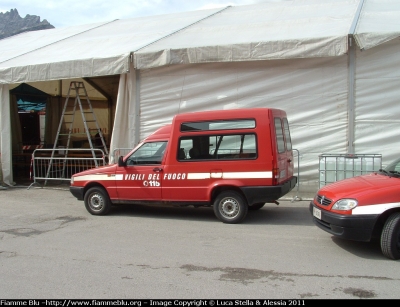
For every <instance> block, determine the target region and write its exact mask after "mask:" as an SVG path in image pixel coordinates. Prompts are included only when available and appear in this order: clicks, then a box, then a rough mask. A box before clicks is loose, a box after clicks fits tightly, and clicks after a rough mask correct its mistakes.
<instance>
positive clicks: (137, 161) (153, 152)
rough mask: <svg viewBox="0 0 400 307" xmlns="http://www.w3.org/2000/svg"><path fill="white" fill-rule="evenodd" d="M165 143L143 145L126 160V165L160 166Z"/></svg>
mask: <svg viewBox="0 0 400 307" xmlns="http://www.w3.org/2000/svg"><path fill="white" fill-rule="evenodd" d="M166 147H167V142H166V141H163V142H149V143H144V144H143V145H142V146H141V147H139V148H138V150H136V151H135V152H134V153H132V154H131V155H130V157H129V158H128V159H127V160H126V165H146V164H161V161H162V158H163V156H164V152H165V148H166Z"/></svg>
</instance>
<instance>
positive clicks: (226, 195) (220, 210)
mask: <svg viewBox="0 0 400 307" xmlns="http://www.w3.org/2000/svg"><path fill="white" fill-rule="evenodd" d="M213 208H214V214H215V215H216V217H217V218H218V219H219V220H220V221H221V222H224V223H227V224H236V223H240V222H241V221H242V220H243V219H244V218H245V217H246V215H247V211H248V208H249V207H248V206H247V203H246V201H245V200H244V198H243V197H242V195H240V194H239V193H238V192H235V191H225V192H221V193H220V194H219V195H218V196H217V198H216V199H215V201H214V206H213Z"/></svg>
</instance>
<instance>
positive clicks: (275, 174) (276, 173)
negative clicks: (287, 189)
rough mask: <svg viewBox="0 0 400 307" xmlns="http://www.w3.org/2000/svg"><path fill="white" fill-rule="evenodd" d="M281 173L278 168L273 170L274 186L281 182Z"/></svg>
mask: <svg viewBox="0 0 400 307" xmlns="http://www.w3.org/2000/svg"><path fill="white" fill-rule="evenodd" d="M279 173H280V171H279V168H278V167H274V168H273V169H272V184H273V185H275V184H277V183H278V181H279Z"/></svg>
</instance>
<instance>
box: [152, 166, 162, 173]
mask: <svg viewBox="0 0 400 307" xmlns="http://www.w3.org/2000/svg"><path fill="white" fill-rule="evenodd" d="M162 171H163V169H162V168H161V167H155V168H153V172H156V173H159V172H162Z"/></svg>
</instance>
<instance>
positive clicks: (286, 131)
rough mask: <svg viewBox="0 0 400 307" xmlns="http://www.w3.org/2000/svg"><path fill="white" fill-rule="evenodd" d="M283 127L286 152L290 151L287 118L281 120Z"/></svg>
mask: <svg viewBox="0 0 400 307" xmlns="http://www.w3.org/2000/svg"><path fill="white" fill-rule="evenodd" d="M283 127H284V129H285V140H286V150H292V139H291V138H290V130H289V122H288V120H287V118H284V119H283Z"/></svg>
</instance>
